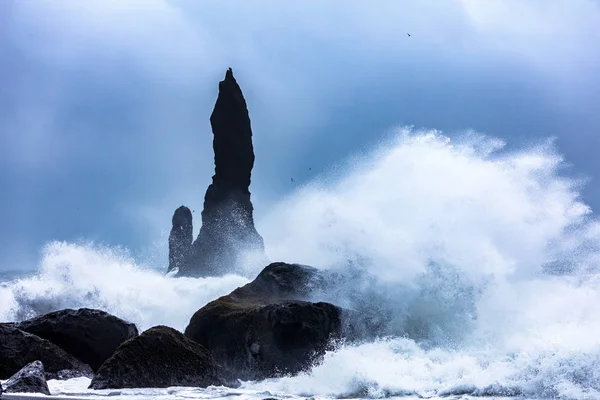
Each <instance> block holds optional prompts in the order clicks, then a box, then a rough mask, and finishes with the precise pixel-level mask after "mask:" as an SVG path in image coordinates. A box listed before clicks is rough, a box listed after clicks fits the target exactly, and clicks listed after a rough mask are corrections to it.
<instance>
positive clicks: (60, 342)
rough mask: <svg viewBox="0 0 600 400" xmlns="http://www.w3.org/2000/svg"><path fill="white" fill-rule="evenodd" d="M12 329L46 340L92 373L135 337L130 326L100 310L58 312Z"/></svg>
mask: <svg viewBox="0 0 600 400" xmlns="http://www.w3.org/2000/svg"><path fill="white" fill-rule="evenodd" d="M16 326H17V327H18V328H19V329H21V330H23V331H26V332H29V333H32V334H34V335H36V336H39V337H41V338H43V339H46V340H49V341H50V342H52V343H54V344H55V345H57V346H59V347H61V348H62V349H64V350H65V351H67V352H68V353H69V354H71V355H73V356H75V357H77V358H78V359H79V360H81V361H83V362H84V363H86V364H89V365H90V366H91V367H92V369H93V370H94V371H95V370H97V369H98V368H100V365H102V363H103V362H104V361H106V359H108V358H109V357H110V356H111V355H112V354H113V353H114V352H115V350H116V349H117V347H119V345H120V344H121V343H123V342H124V341H126V340H128V339H131V338H133V337H135V336H137V335H138V331H137V328H136V327H135V325H134V324H131V323H129V322H126V321H124V320H122V319H120V318H117V317H115V316H114V315H111V314H109V313H107V312H104V311H101V310H93V309H89V308H81V309H79V310H70V309H67V310H60V311H55V312H51V313H49V314H45V315H42V316H39V317H37V318H34V319H30V320H28V321H23V322H19V323H17V324H16Z"/></svg>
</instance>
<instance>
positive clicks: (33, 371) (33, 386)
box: [4, 361, 50, 396]
mask: <svg viewBox="0 0 600 400" xmlns="http://www.w3.org/2000/svg"><path fill="white" fill-rule="evenodd" d="M4 391H5V392H6V393H42V394H45V395H48V396H50V389H48V383H47V382H46V373H45V371H44V365H43V364H42V362H41V361H33V362H32V363H30V364H27V365H26V366H24V367H23V368H22V369H21V370H20V371H19V372H17V373H16V374H14V375H13V376H11V377H10V378H9V379H8V381H6V383H5V387H4Z"/></svg>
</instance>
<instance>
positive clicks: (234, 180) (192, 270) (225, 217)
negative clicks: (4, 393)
mask: <svg viewBox="0 0 600 400" xmlns="http://www.w3.org/2000/svg"><path fill="white" fill-rule="evenodd" d="M210 123H211V126H212V131H213V135H214V136H213V149H214V154H215V174H214V176H213V178H212V183H211V184H210V186H209V187H208V189H207V190H206V195H205V196H204V209H203V211H202V227H201V229H200V233H199V235H198V238H197V239H196V241H195V242H194V244H193V246H192V249H191V251H190V254H189V256H188V257H186V260H185V262H184V263H183V265H182V266H181V268H180V269H179V275H180V276H207V275H220V274H224V273H227V272H231V271H233V270H234V269H235V267H236V265H238V263H239V262H240V261H241V260H240V256H241V255H242V254H243V253H244V252H245V251H261V252H262V251H264V244H263V239H262V237H261V236H260V235H259V234H258V232H257V231H256V229H255V227H254V218H253V206H252V203H251V201H250V191H249V187H250V176H251V173H252V168H253V167H254V149H253V146H252V129H251V126H250V116H249V114H248V108H247V107H246V101H245V99H244V96H243V94H242V90H241V89H240V87H239V85H238V83H237V82H236V80H235V78H234V77H233V72H232V71H231V69H229V70H228V71H227V73H226V74H225V79H224V80H223V81H221V82H220V83H219V95H218V97H217V102H216V104H215V107H214V110H213V112H212V115H211V116H210ZM174 227H175V226H174ZM186 241H187V239H186Z"/></svg>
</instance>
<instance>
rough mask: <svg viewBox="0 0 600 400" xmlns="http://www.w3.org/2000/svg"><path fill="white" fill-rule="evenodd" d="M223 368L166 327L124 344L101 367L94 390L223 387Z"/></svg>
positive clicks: (93, 386) (208, 354)
mask: <svg viewBox="0 0 600 400" xmlns="http://www.w3.org/2000/svg"><path fill="white" fill-rule="evenodd" d="M222 376H223V373H222V371H220V367H219V366H218V365H217V364H216V363H215V361H214V360H213V358H212V356H211V355H210V353H209V352H208V351H207V350H206V349H205V348H204V347H202V346H201V345H200V344H198V343H196V342H193V341H191V340H190V339H188V338H186V337H185V336H184V335H183V334H182V333H180V332H178V331H176V330H175V329H173V328H169V327H166V326H155V327H153V328H150V329H148V330H147V331H145V332H143V333H142V334H141V335H140V336H138V337H136V338H134V339H131V340H129V341H127V342H125V343H123V344H122V345H121V346H120V347H119V349H118V350H117V352H116V353H115V354H114V355H113V356H112V357H111V358H109V359H108V360H106V362H105V363H104V364H103V365H102V366H101V367H100V369H99V370H98V372H97V373H96V376H95V377H94V379H93V380H92V383H91V384H90V388H91V389H108V388H111V389H121V388H144V387H153V388H160V387H169V386H195V387H206V386H210V385H217V384H222V383H223V382H222V380H221V377H222Z"/></svg>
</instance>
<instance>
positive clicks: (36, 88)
mask: <svg viewBox="0 0 600 400" xmlns="http://www.w3.org/2000/svg"><path fill="white" fill-rule="evenodd" d="M598 27H600V2H598V1H596V0H564V1H562V0H504V1H500V0H486V1H480V0H430V1H427V0H421V1H416V0H415V1H397V0H390V1H385V0H378V1H377V2H374V1H370V0H364V1H352V0H337V1H336V0H329V1H317V0H315V1H302V2H300V1H298V2H287V1H285V2H284V1H275V0H274V1H270V0H257V1H253V2H249V1H222V0H220V1H196V0H86V1H81V0H53V1H50V0H47V1H45V0H37V1H34V0H2V1H0V190H1V193H2V194H1V195H0V221H1V223H0V269H3V270H13V269H21V268H25V269H27V268H34V267H35V265H36V262H37V259H38V257H39V251H40V248H41V246H42V245H43V244H44V243H46V242H48V241H51V240H69V241H76V240H93V241H96V242H99V243H105V244H109V245H123V246H126V247H128V248H130V249H131V250H132V251H133V252H134V254H138V255H140V257H146V258H147V257H150V256H151V255H152V254H156V251H158V255H159V257H158V259H154V261H152V262H154V263H155V265H157V266H159V265H160V264H161V263H165V262H166V259H163V258H161V257H164V250H165V249H166V242H165V241H164V239H165V233H166V232H168V230H169V229H170V218H171V215H172V212H173V210H174V209H175V208H176V207H178V206H179V205H181V204H186V205H188V206H190V207H191V208H192V209H194V210H196V211H197V212H198V215H199V212H200V210H201V205H202V199H203V195H204V191H205V189H206V186H207V185H208V183H209V182H210V178H211V176H212V172H213V171H212V169H213V165H212V163H213V159H212V147H211V145H212V135H211V131H210V125H209V120H208V118H209V116H210V113H211V111H212V107H213V105H214V101H215V99H216V94H217V87H218V86H217V85H218V81H219V80H221V79H222V78H223V76H224V72H225V70H226V69H227V68H228V67H232V68H233V69H234V74H235V75H236V77H237V79H238V82H239V83H240V85H241V86H242V90H243V91H244V94H245V96H246V99H247V102H248V105H249V109H250V115H251V118H252V125H253V130H254V144H255V151H256V157H257V161H256V165H255V169H254V173H253V183H252V187H251V191H252V194H253V200H254V203H255V208H256V216H257V219H258V220H260V218H261V215H264V214H265V213H266V212H267V211H268V209H269V206H270V205H272V204H274V202H276V201H277V200H278V199H280V198H281V197H282V196H285V195H286V194H288V193H289V192H290V191H292V190H294V187H295V185H298V184H302V183H303V182H306V181H308V180H310V179H312V178H314V177H315V175H317V174H319V173H320V172H321V171H323V170H325V169H327V168H328V167H330V166H332V165H334V164H335V163H337V162H339V161H341V160H343V159H344V158H345V157H348V156H349V155H352V154H353V153H356V152H358V151H361V150H363V149H365V148H368V147H369V146H373V145H375V144H376V143H377V142H378V141H379V140H381V138H382V137H383V136H384V135H385V134H386V133H387V132H389V130H390V129H392V128H393V127H395V126H399V125H400V126H401V125H414V126H415V127H417V128H435V129H439V130H442V131H443V132H444V133H446V134H449V135H455V134H460V133H462V132H465V131H468V130H471V129H473V130H476V131H478V132H483V133H486V134H489V135H492V136H497V137H500V138H503V139H505V140H506V141H507V142H508V144H509V146H516V147H522V146H529V145H531V144H534V143H538V142H539V141H540V140H543V139H544V138H548V137H555V138H556V146H557V147H558V149H559V151H560V152H561V153H562V154H564V156H565V159H566V161H567V162H568V163H569V164H570V165H571V167H570V169H569V171H566V173H568V174H571V175H575V176H578V177H585V178H589V179H590V182H589V183H588V185H587V187H586V189H585V191H584V199H585V201H587V202H588V203H589V204H591V206H592V207H593V208H594V209H597V208H599V207H600V184H598V181H599V180H600V160H599V159H598V157H597V153H598V149H600V112H599V111H598V110H600V47H599V43H600V29H598ZM407 33H410V34H411V36H410V37H409V36H408V35H407ZM309 168H311V169H310V170H309ZM290 177H294V178H295V182H294V183H293V184H292V183H291V182H290ZM197 228H198V227H197V226H196V229H197ZM161 240H163V241H162V242H161ZM157 244H159V245H158V247H157ZM157 249H158V250H157Z"/></svg>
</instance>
